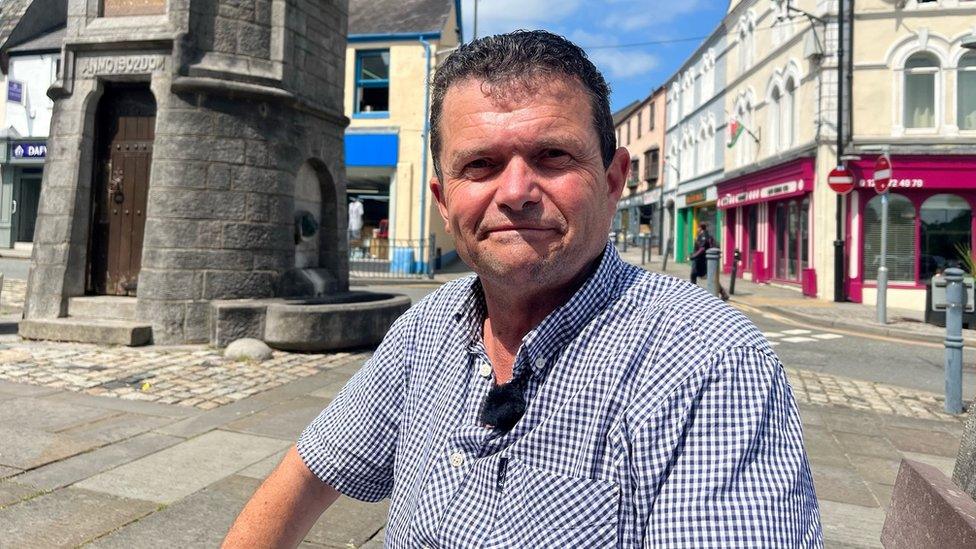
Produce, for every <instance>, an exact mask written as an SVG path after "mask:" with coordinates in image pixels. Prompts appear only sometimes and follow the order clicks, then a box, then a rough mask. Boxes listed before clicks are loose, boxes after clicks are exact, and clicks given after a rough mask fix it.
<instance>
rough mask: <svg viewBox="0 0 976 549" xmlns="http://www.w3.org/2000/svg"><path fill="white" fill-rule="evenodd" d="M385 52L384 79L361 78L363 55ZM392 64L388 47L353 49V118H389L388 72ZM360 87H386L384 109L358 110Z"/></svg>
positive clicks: (389, 90)
mask: <svg viewBox="0 0 976 549" xmlns="http://www.w3.org/2000/svg"><path fill="white" fill-rule="evenodd" d="M384 53H386V54H387V56H389V61H388V62H387V67H386V69H387V77H386V79H379V80H365V81H364V80H361V79H360V74H361V69H362V61H363V58H364V57H367V56H373V55H377V54H379V55H380V58H381V59H382V55H383V54H384ZM392 65H393V57H392V54H391V52H390V48H369V49H362V50H355V72H354V73H353V96H352V101H353V104H352V114H353V118H389V117H390V98H392V97H393V94H392V89H391V85H390V77H389V74H390V73H391V72H392V71H391V68H392ZM361 88H386V110H385V111H361V110H360V100H359V95H360V93H359V90H360V89H361Z"/></svg>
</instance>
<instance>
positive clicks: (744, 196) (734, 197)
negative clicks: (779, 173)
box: [718, 179, 804, 208]
mask: <svg viewBox="0 0 976 549" xmlns="http://www.w3.org/2000/svg"><path fill="white" fill-rule="evenodd" d="M803 186H804V185H803V180H802V179H798V180H795V181H786V182H783V183H776V184H773V185H767V186H765V187H762V188H759V189H752V190H749V191H742V192H740V193H737V194H726V195H723V196H722V197H721V198H719V201H718V206H719V207H720V208H729V207H732V206H737V205H739V204H743V203H746V202H756V201H759V200H770V199H773V198H776V197H777V196H780V195H784V194H793V193H795V192H797V191H802V190H803Z"/></svg>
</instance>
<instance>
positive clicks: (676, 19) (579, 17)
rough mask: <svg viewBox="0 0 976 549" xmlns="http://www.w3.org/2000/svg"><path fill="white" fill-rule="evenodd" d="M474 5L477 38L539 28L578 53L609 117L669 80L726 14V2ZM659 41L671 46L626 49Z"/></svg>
mask: <svg viewBox="0 0 976 549" xmlns="http://www.w3.org/2000/svg"><path fill="white" fill-rule="evenodd" d="M475 1H476V0H462V1H461V13H462V16H463V18H464V19H463V25H464V39H465V41H467V40H470V39H471V37H472V35H473V32H474V2H475ZM477 1H478V36H485V35H486V34H497V33H500V32H507V31H511V30H515V29H545V30H548V31H551V32H555V33H557V34H561V35H563V36H565V37H567V38H569V39H570V40H572V41H573V42H575V43H576V44H578V45H580V46H581V47H583V49H584V50H586V53H587V55H589V56H590V59H591V60H592V61H593V62H594V63H595V64H596V66H597V67H598V68H599V69H600V71H601V72H602V73H603V76H604V78H606V79H607V81H608V82H609V83H610V87H611V89H612V96H611V97H610V107H611V109H612V110H613V111H614V112H616V111H617V110H619V109H621V108H623V107H624V106H626V105H627V104H628V103H630V102H631V101H634V100H636V99H643V98H645V97H647V96H648V95H649V94H650V92H651V91H653V90H654V89H655V88H657V87H658V86H660V85H661V84H663V83H664V82H665V81H666V80H667V79H668V78H669V77H671V75H672V74H674V71H676V70H677V69H678V68H679V67H680V66H681V64H682V63H683V62H684V61H685V60H687V58H688V56H689V55H691V53H692V52H694V51H695V48H697V47H698V45H699V44H701V37H705V36H707V35H709V34H710V33H711V32H712V31H713V30H715V27H716V26H717V25H718V24H719V22H720V21H721V20H722V17H723V16H724V15H725V11H726V9H727V8H728V0H477ZM690 38H698V39H694V40H687V39H690ZM661 41H674V42H670V43H665V44H650V45H638V46H629V45H630V44H642V43H646V42H661Z"/></svg>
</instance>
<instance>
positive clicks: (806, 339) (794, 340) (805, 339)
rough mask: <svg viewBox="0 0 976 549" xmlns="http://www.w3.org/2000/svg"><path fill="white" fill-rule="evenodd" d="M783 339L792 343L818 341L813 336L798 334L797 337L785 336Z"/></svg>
mask: <svg viewBox="0 0 976 549" xmlns="http://www.w3.org/2000/svg"><path fill="white" fill-rule="evenodd" d="M783 341H788V342H790V343H807V342H810V341H816V339H813V338H812V337H799V336H797V337H784V338H783Z"/></svg>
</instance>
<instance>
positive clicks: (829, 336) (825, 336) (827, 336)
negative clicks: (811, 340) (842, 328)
mask: <svg viewBox="0 0 976 549" xmlns="http://www.w3.org/2000/svg"><path fill="white" fill-rule="evenodd" d="M812 337H815V338H817V339H840V338H842V337H844V336H842V335H840V334H813V336H812Z"/></svg>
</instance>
